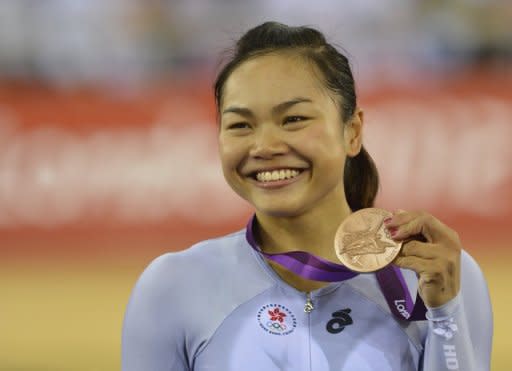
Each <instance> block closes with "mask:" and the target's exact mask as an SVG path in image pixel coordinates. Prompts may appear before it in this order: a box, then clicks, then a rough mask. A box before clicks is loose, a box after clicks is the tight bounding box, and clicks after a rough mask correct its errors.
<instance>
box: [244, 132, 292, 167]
mask: <svg viewBox="0 0 512 371" xmlns="http://www.w3.org/2000/svg"><path fill="white" fill-rule="evenodd" d="M287 151H288V145H287V144H286V142H285V141H284V138H283V137H282V133H280V132H279V128H276V127H273V126H271V125H262V126H260V127H259V128H258V130H257V131H256V133H255V135H254V142H253V144H252V148H251V150H250V152H249V154H250V156H251V157H253V158H258V159H271V158H273V157H275V156H279V155H283V154H285V153H286V152H287Z"/></svg>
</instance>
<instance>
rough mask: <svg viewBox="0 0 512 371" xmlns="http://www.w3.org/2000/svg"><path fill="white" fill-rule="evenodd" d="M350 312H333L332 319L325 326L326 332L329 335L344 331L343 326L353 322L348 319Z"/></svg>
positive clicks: (347, 309)
mask: <svg viewBox="0 0 512 371" xmlns="http://www.w3.org/2000/svg"><path fill="white" fill-rule="evenodd" d="M350 312H351V310H350V308H346V309H342V310H338V311H336V312H334V313H333V314H332V316H333V319H331V320H330V321H329V322H327V326H325V328H326V330H327V331H328V332H330V333H331V334H339V333H340V332H342V331H343V330H344V329H345V326H348V325H351V324H353V323H354V321H352V317H350V314H349V313H350Z"/></svg>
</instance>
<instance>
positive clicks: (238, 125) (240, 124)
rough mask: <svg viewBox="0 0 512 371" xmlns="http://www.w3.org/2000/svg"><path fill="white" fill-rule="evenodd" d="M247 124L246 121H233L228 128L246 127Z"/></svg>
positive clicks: (247, 126)
mask: <svg viewBox="0 0 512 371" xmlns="http://www.w3.org/2000/svg"><path fill="white" fill-rule="evenodd" d="M248 128H249V124H248V123H247V122H243V121H241V122H235V123H233V124H229V125H228V129H229V130H236V129H248Z"/></svg>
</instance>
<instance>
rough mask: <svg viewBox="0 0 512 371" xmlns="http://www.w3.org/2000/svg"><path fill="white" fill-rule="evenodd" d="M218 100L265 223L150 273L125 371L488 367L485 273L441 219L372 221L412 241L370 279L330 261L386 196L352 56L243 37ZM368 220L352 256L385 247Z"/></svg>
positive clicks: (227, 163)
mask: <svg viewBox="0 0 512 371" xmlns="http://www.w3.org/2000/svg"><path fill="white" fill-rule="evenodd" d="M215 97H216V102H217V108H218V113H219V125H220V129H219V153H220V159H221V163H222V169H223V173H224V177H225V179H226V181H227V182H228V184H229V185H230V186H231V188H232V189H233V190H234V191H235V192H236V193H237V194H238V195H240V196H241V197H242V198H243V199H245V200H246V201H248V202H249V203H250V204H251V205H252V206H253V207H254V209H255V213H254V216H253V217H252V218H251V219H250V220H249V222H248V224H247V227H246V228H245V229H244V230H242V231H238V232H235V233H233V234H230V235H228V236H224V237H221V238H217V239H213V240H208V241H203V242H200V243H198V244H197V245H195V246H193V247H191V248H190V249H188V250H186V251H183V252H180V253H170V254H166V255H163V256H161V257H159V258H157V259H156V260H155V261H154V262H153V263H152V264H151V265H150V266H149V267H148V268H147V269H146V270H145V272H144V273H143V274H142V276H141V278H140V279H139V281H138V282H137V284H136V286H135V288H134V290H133V293H132V296H131V299H130V303H129V305H128V308H127V311H126V316H125V322H124V329H123V369H124V370H206V369H208V370H223V371H225V370H242V369H243V370H424V371H434V370H436V371H439V370H453V369H460V370H469V371H471V370H485V369H488V368H489V360H490V348H491V336H492V315H491V311H490V304H489V297H488V292H487V287H486V283H485V280H484V278H483V276H482V273H481V271H480V269H479V267H478V265H477V264H476V263H475V262H474V261H473V259H472V258H471V257H470V256H469V255H468V254H467V253H466V252H464V251H462V249H461V245H460V241H459V238H458V235H457V233H456V232H455V231H453V230H452V229H450V228H449V227H447V226H446V225H444V224H443V223H442V222H440V221H439V220H438V219H436V218H435V217H433V216H431V215H429V214H427V213H425V212H407V211H402V210H400V211H396V212H394V213H387V212H386V213H384V214H385V215H386V219H379V220H376V221H375V222H376V223H374V224H375V225H376V226H377V227H376V230H379V233H381V234H385V235H386V236H387V238H388V245H391V246H393V244H394V243H395V242H396V243H397V244H398V246H403V247H402V248H401V251H400V252H399V253H398V257H397V258H396V259H395V260H394V261H393V263H394V265H392V266H391V265H390V266H388V267H385V268H383V269H381V270H379V271H377V272H368V273H365V274H358V273H357V272H353V271H350V270H349V269H348V268H346V267H344V266H342V265H340V264H336V263H334V261H336V259H337V256H336V252H335V250H334V239H335V236H336V232H337V230H338V228H339V226H340V224H342V223H343V222H344V221H346V220H348V218H351V217H353V216H354V215H355V212H356V211H358V210H361V211H363V212H364V210H365V209H367V208H372V207H373V203H374V200H375V196H376V193H377V189H378V176H377V171H376V168H375V165H374V163H373V161H372V160H371V158H370V156H369V155H368V153H367V152H366V151H365V150H364V149H363V147H362V140H363V139H362V138H363V137H362V135H363V125H364V115H363V111H362V109H361V108H360V107H359V106H358V105H357V99H356V94H355V89H354V81H353V77H352V73H351V71H350V67H349V64H348V61H347V59H346V57H345V56H343V55H342V54H341V53H339V52H338V51H337V50H336V49H335V48H334V47H332V46H331V45H330V44H328V43H327V42H326V40H325V38H324V36H323V35H322V34H321V33H320V32H318V31H317V30H315V29H312V28H308V27H289V26H285V25H282V24H279V23H273V22H267V23H264V24H262V25H260V26H258V27H256V28H253V29H251V30H249V31H248V32H247V33H246V34H245V35H244V36H243V37H242V38H241V39H240V40H239V41H238V43H237V45H236V49H235V54H234V56H233V59H232V60H231V62H229V63H228V64H227V65H226V66H225V67H224V69H223V70H222V71H221V72H220V74H219V76H218V78H217V82H216V84H215ZM378 213H380V212H378ZM358 215H361V214H358ZM367 219H368V218H367V217H365V216H364V214H363V216H361V221H360V222H359V223H356V224H355V225H356V227H355V229H354V230H352V231H350V233H351V236H350V238H351V239H352V240H353V241H355V242H357V243H356V244H354V246H356V247H357V246H359V245H361V246H362V250H361V251H352V250H351V254H352V255H353V256H354V257H355V259H358V256H361V255H364V254H366V253H365V252H364V251H363V250H364V249H365V248H366V247H367V246H365V242H364V241H362V238H363V237H364V236H366V238H367V240H368V241H370V242H371V243H373V242H374V241H373V239H374V237H375V236H374V234H372V233H373V232H372V230H366V229H365V227H364V225H365V223H367V222H368V220H367ZM349 224H350V223H349ZM360 226H362V227H360ZM370 229H371V228H370ZM360 236H363V237H361V238H359V237H360ZM375 238H377V237H375ZM361 241H362V242H361ZM391 242H393V244H391ZM388 245H382V246H381V247H382V249H384V250H386V248H387V246H388ZM379 246H380V245H379ZM367 250H368V249H367ZM368 251H373V250H371V249H370V250H368ZM416 292H417V293H418V294H417V299H416V303H415V305H414V308H411V306H412V299H411V295H413V294H416ZM425 305H426V307H425ZM205 310H206V311H207V315H205ZM470 323H478V324H479V327H478V328H474V327H470V326H469V324H470Z"/></svg>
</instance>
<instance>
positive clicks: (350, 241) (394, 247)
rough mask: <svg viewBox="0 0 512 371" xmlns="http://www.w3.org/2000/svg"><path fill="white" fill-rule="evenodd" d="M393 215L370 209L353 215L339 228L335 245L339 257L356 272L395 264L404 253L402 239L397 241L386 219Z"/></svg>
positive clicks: (370, 270)
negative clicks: (387, 226) (401, 250)
mask: <svg viewBox="0 0 512 371" xmlns="http://www.w3.org/2000/svg"><path fill="white" fill-rule="evenodd" d="M391 215H392V214H391V213H390V212H388V211H386V210H382V209H376V208H368V209H362V210H358V211H356V212H355V213H353V214H351V215H349V216H348V217H347V218H346V219H345V220H344V221H343V222H342V223H341V225H340V226H339V227H338V231H337V232H336V237H335V239H334V248H335V251H336V255H337V256H338V259H339V260H340V261H341V263H342V264H343V265H345V266H346V267H347V268H349V269H351V270H353V271H356V272H362V273H364V272H374V271H376V270H379V269H382V268H384V267H385V266H386V265H388V264H389V263H391V262H392V261H393V260H394V259H395V257H396V256H397V255H398V253H399V252H400V248H401V247H402V243H401V242H396V241H394V240H393V239H392V238H391V236H390V235H389V232H388V230H387V228H386V227H385V226H384V219H385V218H386V217H389V216H391Z"/></svg>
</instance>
